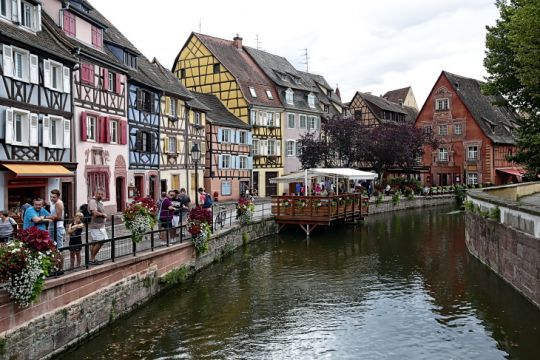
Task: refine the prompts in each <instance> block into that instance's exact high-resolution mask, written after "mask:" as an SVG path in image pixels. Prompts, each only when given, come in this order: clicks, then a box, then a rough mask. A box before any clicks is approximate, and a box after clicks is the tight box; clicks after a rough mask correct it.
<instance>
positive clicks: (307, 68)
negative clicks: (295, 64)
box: [302, 48, 309, 72]
mask: <svg viewBox="0 0 540 360" xmlns="http://www.w3.org/2000/svg"><path fill="white" fill-rule="evenodd" d="M302 51H303V52H304V53H303V54H302V56H303V57H304V61H303V62H302V64H304V65H306V72H309V55H308V49H307V48H305V49H302Z"/></svg>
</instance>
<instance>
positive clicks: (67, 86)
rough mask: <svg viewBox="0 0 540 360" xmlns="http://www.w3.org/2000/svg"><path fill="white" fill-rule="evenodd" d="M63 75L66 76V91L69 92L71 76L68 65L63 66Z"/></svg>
mask: <svg viewBox="0 0 540 360" xmlns="http://www.w3.org/2000/svg"><path fill="white" fill-rule="evenodd" d="M62 75H63V77H64V92H65V93H66V94H69V93H70V92H71V76H70V72H69V68H68V67H67V66H64V67H63V68H62Z"/></svg>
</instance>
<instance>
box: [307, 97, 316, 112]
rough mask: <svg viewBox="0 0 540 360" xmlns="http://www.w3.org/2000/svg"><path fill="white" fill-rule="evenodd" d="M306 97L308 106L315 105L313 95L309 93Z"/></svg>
mask: <svg viewBox="0 0 540 360" xmlns="http://www.w3.org/2000/svg"><path fill="white" fill-rule="evenodd" d="M307 99H308V105H309V107H310V108H312V109H313V108H314V107H315V95H313V94H309V95H308V97H307Z"/></svg>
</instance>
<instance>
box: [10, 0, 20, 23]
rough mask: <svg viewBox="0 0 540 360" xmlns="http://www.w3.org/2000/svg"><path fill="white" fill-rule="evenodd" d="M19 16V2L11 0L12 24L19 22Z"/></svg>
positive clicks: (18, 0)
mask: <svg viewBox="0 0 540 360" xmlns="http://www.w3.org/2000/svg"><path fill="white" fill-rule="evenodd" d="M20 15H21V0H11V20H13V22H16V23H18V22H20V21H21V19H20Z"/></svg>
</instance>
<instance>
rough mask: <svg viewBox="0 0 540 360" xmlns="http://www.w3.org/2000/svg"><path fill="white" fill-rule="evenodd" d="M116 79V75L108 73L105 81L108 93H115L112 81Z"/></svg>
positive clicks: (114, 85) (114, 84)
mask: <svg viewBox="0 0 540 360" xmlns="http://www.w3.org/2000/svg"><path fill="white" fill-rule="evenodd" d="M115 79H116V74H115V73H113V72H112V71H109V79H107V81H108V82H109V87H108V88H107V89H109V91H111V92H116V90H117V89H116V82H115V81H114V80H115Z"/></svg>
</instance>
